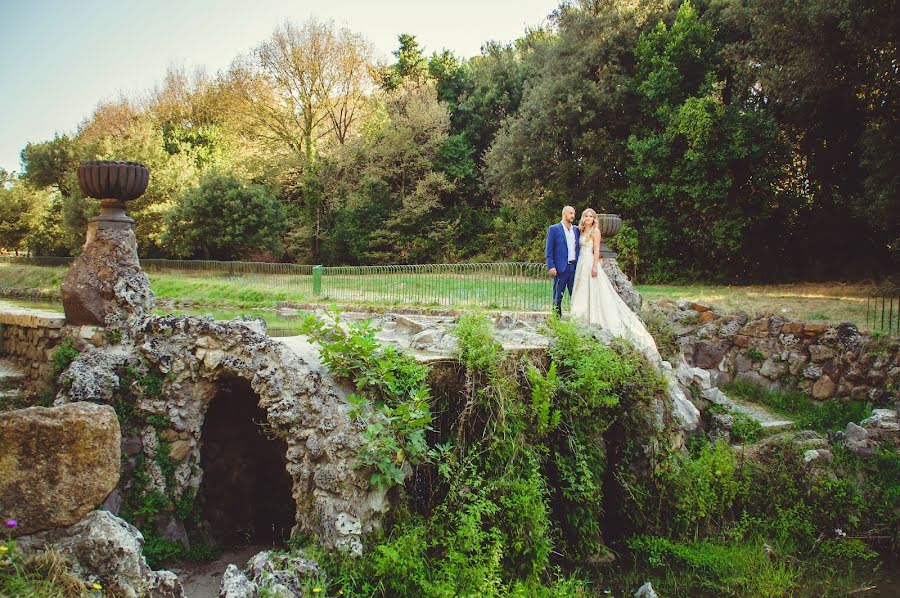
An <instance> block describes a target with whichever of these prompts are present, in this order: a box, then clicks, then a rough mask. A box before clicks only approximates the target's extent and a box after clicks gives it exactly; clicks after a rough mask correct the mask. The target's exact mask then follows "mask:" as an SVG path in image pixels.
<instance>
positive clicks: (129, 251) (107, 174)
mask: <svg viewBox="0 0 900 598" xmlns="http://www.w3.org/2000/svg"><path fill="white" fill-rule="evenodd" d="M149 182H150V172H149V171H148V170H147V167H146V166H144V165H143V164H136V163H134V162H118V161H113V160H93V161H90V162H82V163H81V165H80V166H79V167H78V185H79V186H80V187H81V191H82V192H83V193H84V194H85V195H86V196H87V197H93V198H95V199H99V200H100V208H101V210H100V214H99V215H97V216H96V217H94V218H91V220H90V221H89V222H88V226H87V235H86V237H87V238H86V240H85V243H84V247H83V248H82V251H81V254H80V255H79V256H78V257H77V258H76V259H75V262H74V263H73V264H72V267H71V268H69V271H68V272H67V273H66V277H65V279H64V280H63V282H62V285H61V286H60V295H61V296H62V302H63V308H64V309H65V312H66V322H67V323H68V324H70V325H73V326H82V325H95V326H111V325H118V324H120V323H123V322H125V321H127V320H130V319H131V318H134V317H136V316H140V315H143V314H146V313H150V310H151V309H152V308H153V292H152V291H151V290H150V280H149V279H148V278H147V275H146V274H145V273H144V271H143V270H141V265H140V262H139V260H138V254H137V238H136V237H135V235H134V230H133V228H132V227H133V225H134V220H132V219H131V218H129V217H128V216H127V215H126V214H125V203H126V202H128V201H131V200H133V199H137V198H138V197H140V196H141V195H143V193H144V191H146V190H147V183H149Z"/></svg>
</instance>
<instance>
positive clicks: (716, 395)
mask: <svg viewBox="0 0 900 598" xmlns="http://www.w3.org/2000/svg"><path fill="white" fill-rule="evenodd" d="M703 397H704V398H705V399H707V400H708V401H711V402H713V403H715V404H716V405H721V406H722V407H726V408H728V409H731V410H733V411H737V412H739V413H743V414H744V415H746V416H747V417H749V418H750V419H753V420H756V421H758V422H759V424H760V425H761V426H762V428H763V430H764V431H765V432H766V433H767V434H774V433H776V432H781V431H784V430H788V429H790V428H792V427H793V426H794V425H795V423H796V422H794V421H793V420H790V419H787V418H786V417H784V416H783V415H779V414H777V413H774V412H772V411H770V410H769V409H768V408H767V407H765V406H764V405H760V404H758V403H752V402H750V401H745V400H743V399H737V398H734V397H729V396H726V395H725V393H723V392H722V391H721V390H719V389H718V388H715V387H714V388H710V389H708V390H704V391H703Z"/></svg>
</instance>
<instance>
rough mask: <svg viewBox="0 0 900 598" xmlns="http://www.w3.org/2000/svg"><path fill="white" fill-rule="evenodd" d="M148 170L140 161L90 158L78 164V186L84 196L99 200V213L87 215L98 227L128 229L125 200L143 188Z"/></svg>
mask: <svg viewBox="0 0 900 598" xmlns="http://www.w3.org/2000/svg"><path fill="white" fill-rule="evenodd" d="M149 182H150V171H148V170H147V167H146V166H144V165H143V164H138V163H136V162H119V161H117V160H91V161H89V162H82V163H81V165H80V166H79V167H78V186H79V187H81V192H82V193H84V194H85V195H86V196H87V197H93V198H94V199H99V200H100V214H99V215H98V216H95V217H94V218H91V220H90V221H91V222H92V223H96V227H97V228H100V229H126V228H131V225H132V224H134V220H132V219H131V218H129V217H128V216H127V215H126V214H125V202H127V201H131V200H133V199H137V198H138V197H140V196H141V195H143V194H144V191H146V190H147V184H148V183H149Z"/></svg>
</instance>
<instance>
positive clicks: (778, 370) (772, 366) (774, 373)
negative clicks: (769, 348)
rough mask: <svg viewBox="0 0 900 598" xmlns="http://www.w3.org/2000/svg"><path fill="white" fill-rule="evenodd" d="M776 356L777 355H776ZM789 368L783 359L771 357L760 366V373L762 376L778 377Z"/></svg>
mask: <svg viewBox="0 0 900 598" xmlns="http://www.w3.org/2000/svg"><path fill="white" fill-rule="evenodd" d="M774 357H777V355H776V356H774ZM786 370H787V364H786V363H785V362H783V361H781V360H780V359H779V360H776V359H773V358H772V357H769V358H768V359H766V361H765V362H763V364H762V367H760V368H759V373H760V375H761V376H765V377H766V378H772V379H773V380H774V379H777V378H778V377H779V376H781V374H783V373H784V372H785V371H786Z"/></svg>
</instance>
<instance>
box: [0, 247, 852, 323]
mask: <svg viewBox="0 0 900 598" xmlns="http://www.w3.org/2000/svg"><path fill="white" fill-rule="evenodd" d="M65 272H66V269H65V268H64V267H57V266H23V265H12V264H9V263H4V262H0V290H2V289H4V288H16V289H22V288H27V289H40V290H43V291H46V292H52V291H57V290H58V289H59V285H60V283H61V282H62V279H63V277H64V276H65ZM338 272H340V271H337V272H335V273H333V274H328V275H326V276H324V277H323V279H322V293H321V294H320V295H315V294H314V293H313V289H312V276H310V275H271V274H242V275H238V276H229V275H228V274H227V273H224V272H215V273H208V272H184V273H175V272H169V273H155V272H154V273H151V274H150V282H151V286H152V288H153V291H154V292H155V293H156V294H157V296H158V297H160V298H163V299H170V300H173V301H190V302H192V303H195V304H198V305H209V306H218V307H234V308H259V307H274V306H275V305H276V303H278V302H279V301H288V302H294V303H322V304H329V303H338V304H350V303H353V304H362V305H372V306H418V307H432V308H458V309H459V308H463V309H465V308H472V307H481V308H486V309H513V310H538V311H547V310H549V307H550V279H549V277H548V278H529V277H515V276H503V275H468V274H428V273H411V272H378V273H371V274H365V275H360V274H340V273H338ZM637 288H638V290H639V291H640V292H641V293H642V294H643V295H644V298H645V299H663V298H665V299H672V300H674V301H679V300H682V299H686V300H690V301H697V302H699V303H703V304H705V305H709V306H712V307H715V308H717V309H719V310H720V311H723V312H735V311H746V312H748V313H750V314H754V313H757V312H774V313H776V314H778V315H781V316H783V317H785V318H788V319H797V320H824V321H827V322H852V323H854V324H856V325H857V326H859V327H860V328H861V329H864V328H865V313H866V298H865V296H866V291H867V290H868V288H869V287H868V286H867V285H863V284H842V283H831V284H829V283H815V284H813V283H797V284H791V285H754V286H725V285H702V284H695V285H639V286H638V287H637Z"/></svg>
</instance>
